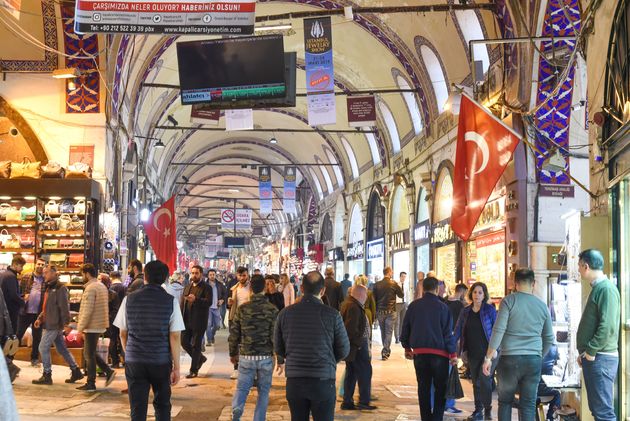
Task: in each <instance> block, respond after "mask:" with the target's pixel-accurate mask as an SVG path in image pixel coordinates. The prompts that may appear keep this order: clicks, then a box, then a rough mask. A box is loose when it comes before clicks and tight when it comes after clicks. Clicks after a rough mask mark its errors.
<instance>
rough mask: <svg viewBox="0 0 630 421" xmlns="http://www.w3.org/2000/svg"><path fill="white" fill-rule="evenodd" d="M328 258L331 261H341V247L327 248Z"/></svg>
mask: <svg viewBox="0 0 630 421" xmlns="http://www.w3.org/2000/svg"><path fill="white" fill-rule="evenodd" d="M328 260H329V261H331V262H333V261H337V262H342V261H343V249H342V248H341V247H335V248H334V249H331V250H328Z"/></svg>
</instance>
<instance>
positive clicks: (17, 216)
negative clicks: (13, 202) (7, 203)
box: [4, 207, 22, 221]
mask: <svg viewBox="0 0 630 421" xmlns="http://www.w3.org/2000/svg"><path fill="white" fill-rule="evenodd" d="M4 219H6V220H7V221H21V220H22V211H20V209H18V208H15V207H11V209H9V210H8V211H7V213H6V214H5V216H4Z"/></svg>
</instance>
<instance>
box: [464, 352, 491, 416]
mask: <svg viewBox="0 0 630 421" xmlns="http://www.w3.org/2000/svg"><path fill="white" fill-rule="evenodd" d="M483 360H484V357H483V356H481V357H479V358H475V357H471V356H469V357H468V367H469V369H470V377H471V380H472V384H473V396H474V397H475V411H477V412H480V411H482V410H485V411H486V412H487V413H490V411H492V378H493V377H494V368H495V367H496V364H497V360H496V359H495V360H494V361H493V362H492V366H491V368H490V376H486V375H485V374H483Z"/></svg>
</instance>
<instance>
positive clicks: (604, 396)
mask: <svg viewBox="0 0 630 421" xmlns="http://www.w3.org/2000/svg"><path fill="white" fill-rule="evenodd" d="M578 271H579V272H580V276H581V277H582V279H583V280H585V281H588V282H589V283H590V284H591V288H592V289H591V293H590V294H589V296H588V300H587V302H586V306H585V307H584V312H583V313H582V319H581V320H580V325H579V327H578V331H577V337H576V343H577V350H578V352H579V354H580V355H579V357H578V364H580V365H581V366H582V371H583V373H584V385H585V386H586V395H587V396H588V407H589V409H590V410H591V413H592V414H593V417H594V418H595V421H613V420H616V419H617V417H616V416H615V409H614V408H613V401H614V395H613V387H614V384H615V377H616V376H617V367H618V365H619V351H618V343H619V321H620V317H621V315H620V298H619V291H618V290H617V287H616V286H615V285H614V284H613V283H612V282H610V280H609V279H608V278H607V277H606V275H604V258H603V256H602V254H601V253H600V252H599V251H598V250H594V249H588V250H584V251H583V252H582V253H580V255H579V261H578Z"/></svg>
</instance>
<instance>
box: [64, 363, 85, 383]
mask: <svg viewBox="0 0 630 421" xmlns="http://www.w3.org/2000/svg"><path fill="white" fill-rule="evenodd" d="M82 378H83V373H82V372H81V369H80V368H79V367H77V368H75V369H74V370H72V374H71V375H70V378H69V379H66V383H74V382H76V381H77V380H81V379H82Z"/></svg>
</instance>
